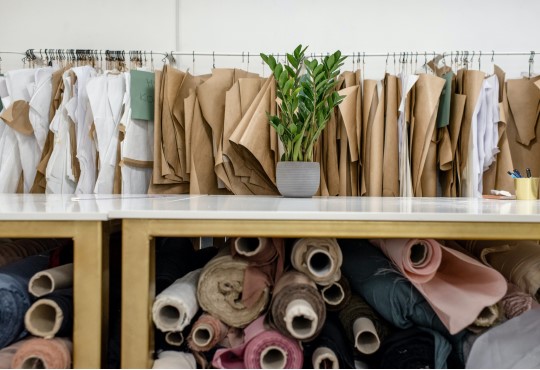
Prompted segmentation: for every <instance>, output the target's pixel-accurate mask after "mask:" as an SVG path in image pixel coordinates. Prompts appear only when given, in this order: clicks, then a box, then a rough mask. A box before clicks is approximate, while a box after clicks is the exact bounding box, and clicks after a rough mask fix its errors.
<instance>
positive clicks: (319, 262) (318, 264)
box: [306, 249, 334, 278]
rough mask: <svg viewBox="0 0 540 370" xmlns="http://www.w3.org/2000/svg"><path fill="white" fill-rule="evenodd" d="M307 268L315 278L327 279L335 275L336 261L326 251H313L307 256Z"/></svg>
mask: <svg viewBox="0 0 540 370" xmlns="http://www.w3.org/2000/svg"><path fill="white" fill-rule="evenodd" d="M306 260H307V268H308V270H309V272H310V273H311V274H313V276H316V277H318V278H327V277H329V276H330V275H332V274H333V270H334V260H333V259H332V257H331V256H330V253H328V252H327V251H325V250H316V249H313V250H311V251H309V252H308V254H307V256H306Z"/></svg>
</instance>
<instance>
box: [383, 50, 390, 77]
mask: <svg viewBox="0 0 540 370" xmlns="http://www.w3.org/2000/svg"><path fill="white" fill-rule="evenodd" d="M389 56H390V53H387V54H386V61H385V63H384V75H385V76H386V74H387V73H388V57H389Z"/></svg>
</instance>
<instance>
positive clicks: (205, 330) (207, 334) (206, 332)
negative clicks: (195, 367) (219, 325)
mask: <svg viewBox="0 0 540 370" xmlns="http://www.w3.org/2000/svg"><path fill="white" fill-rule="evenodd" d="M214 335H215V333H214V329H213V328H212V327H211V326H210V325H207V324H200V325H199V326H197V327H196V328H195V329H194V330H193V337H192V339H193V342H194V343H195V344H196V345H197V346H199V347H206V346H207V345H208V344H210V342H211V341H212V339H213V338H214Z"/></svg>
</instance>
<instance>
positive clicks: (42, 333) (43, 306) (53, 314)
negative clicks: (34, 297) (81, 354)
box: [24, 299, 64, 339]
mask: <svg viewBox="0 0 540 370" xmlns="http://www.w3.org/2000/svg"><path fill="white" fill-rule="evenodd" d="M63 319H64V315H63V313H62V309H61V308H60V306H58V304H57V303H56V302H54V301H52V300H50V299H40V300H39V301H36V302H34V304H33V305H32V306H30V308H29V309H28V311H26V315H25V316H24V325H25V326H26V330H28V331H29V332H30V333H31V334H34V335H35V336H37V337H43V338H46V339H50V338H53V337H54V336H55V334H56V333H57V332H58V330H59V329H60V326H61V325H62V320H63Z"/></svg>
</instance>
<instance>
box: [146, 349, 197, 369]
mask: <svg viewBox="0 0 540 370" xmlns="http://www.w3.org/2000/svg"><path fill="white" fill-rule="evenodd" d="M196 368H197V363H196V362H195V357H193V355H192V354H191V353H188V352H177V351H163V352H160V354H159V355H158V358H157V360H155V361H154V366H152V369H196Z"/></svg>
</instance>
